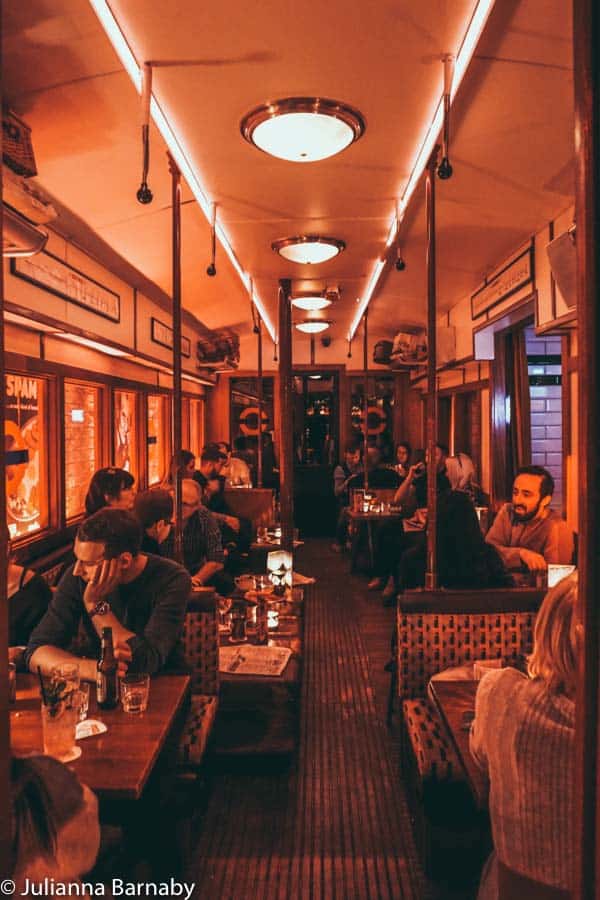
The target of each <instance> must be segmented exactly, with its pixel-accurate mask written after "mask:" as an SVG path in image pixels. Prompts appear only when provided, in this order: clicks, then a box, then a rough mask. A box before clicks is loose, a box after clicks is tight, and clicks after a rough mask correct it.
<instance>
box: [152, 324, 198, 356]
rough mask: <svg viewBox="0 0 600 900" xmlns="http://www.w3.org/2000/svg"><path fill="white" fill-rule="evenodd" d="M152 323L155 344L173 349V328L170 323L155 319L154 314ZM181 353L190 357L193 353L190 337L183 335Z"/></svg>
mask: <svg viewBox="0 0 600 900" xmlns="http://www.w3.org/2000/svg"><path fill="white" fill-rule="evenodd" d="M150 323H151V331H150V340H152V341H153V342H154V343H155V344H160V346H161V347H166V348H167V350H172V349H173V329H172V328H171V326H170V325H165V323H164V322H161V321H160V319H155V318H154V316H152V318H151V319H150ZM181 355H182V356H186V357H187V358H188V359H189V357H190V356H191V355H192V345H191V343H190V339H189V338H187V337H184V336H183V335H181Z"/></svg>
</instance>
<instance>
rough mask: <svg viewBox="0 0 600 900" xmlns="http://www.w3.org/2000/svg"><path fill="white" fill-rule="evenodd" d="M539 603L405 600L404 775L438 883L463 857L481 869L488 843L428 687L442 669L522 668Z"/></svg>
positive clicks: (491, 595) (515, 595) (446, 594)
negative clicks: (481, 664)
mask: <svg viewBox="0 0 600 900" xmlns="http://www.w3.org/2000/svg"><path fill="white" fill-rule="evenodd" d="M542 596H543V595H542V593H541V592H537V594H536V592H525V593H523V592H519V591H513V592H512V594H511V593H510V592H507V591H502V592H497V591H486V592H482V593H481V595H479V596H477V595H476V594H474V593H469V592H457V591H456V592H455V591H438V592H432V593H427V592H407V594H405V595H403V596H402V597H401V598H400V604H399V608H398V614H397V630H396V637H397V650H396V666H397V673H396V674H397V689H396V690H397V696H398V697H399V699H400V701H401V706H402V768H403V773H404V777H405V782H406V784H407V787H408V792H409V799H410V801H411V806H412V808H413V814H414V817H415V826H416V836H417V841H418V844H419V846H420V850H421V854H422V857H423V863H424V866H425V868H426V870H427V871H428V873H429V874H430V875H431V876H432V877H434V878H435V877H440V876H443V877H444V878H446V877H448V873H449V871H457V870H459V869H460V868H461V866H462V865H463V863H461V862H460V859H461V854H462V853H463V852H465V853H466V854H467V855H469V858H472V859H473V860H475V861H476V860H477V843H478V842H479V843H480V852H481V853H482V854H484V853H485V852H486V850H487V847H486V839H487V838H486V835H485V830H486V829H485V827H483V829H482V813H481V812H480V811H479V810H477V809H476V807H475V804H474V801H473V798H472V796H471V794H470V791H469V789H468V786H467V783H466V780H465V778H464V774H463V769H462V766H461V764H460V761H459V759H458V756H457V754H456V750H455V749H454V745H453V744H452V741H451V738H450V736H449V735H448V733H447V730H446V727H445V725H444V724H443V722H442V721H441V718H440V716H439V713H438V712H437V710H436V708H435V706H434V705H433V703H432V702H431V701H430V700H429V699H427V685H428V683H429V680H430V679H431V677H432V676H433V675H436V674H437V673H439V672H441V671H443V670H444V669H448V668H452V667H455V666H465V665H469V664H471V663H473V662H474V661H475V660H477V659H501V660H502V661H503V664H505V665H515V664H518V663H519V662H520V661H521V660H522V658H523V657H524V656H525V655H527V654H528V653H530V652H531V648H532V640H533V625H534V622H535V609H536V607H537V606H538V605H539V603H540V602H541V599H542ZM495 604H497V609H498V610H499V611H495V610H494V605H495ZM511 604H513V605H514V609H513V610H511V609H510V606H511ZM452 610H455V611H452ZM459 812H460V817H459V815H458V813H459ZM459 818H460V821H459ZM471 865H472V862H471Z"/></svg>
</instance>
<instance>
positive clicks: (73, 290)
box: [10, 250, 121, 322]
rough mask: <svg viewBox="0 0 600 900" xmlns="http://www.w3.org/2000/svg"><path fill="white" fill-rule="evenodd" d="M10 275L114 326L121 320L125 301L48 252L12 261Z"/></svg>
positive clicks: (16, 258) (44, 251)
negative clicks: (108, 321) (122, 304)
mask: <svg viewBox="0 0 600 900" xmlns="http://www.w3.org/2000/svg"><path fill="white" fill-rule="evenodd" d="M10 271H11V272H12V274H13V275H15V276H16V277H17V278H22V279H23V280H24V281H28V282H29V283H30V284H35V285H36V286H37V287H41V288H43V289H44V290H46V291H50V293H51V294H56V296H57V297H62V298H63V299H64V300H68V301H69V302H70V303H75V304H76V305H77V306H82V307H83V308H84V309H87V310H88V312H93V313H96V315H98V316H104V318H105V319H110V320H111V322H120V320H121V305H120V304H121V299H120V297H119V295H118V294H115V292H114V291H111V290H109V288H106V287H104V285H102V284H100V283H99V282H98V281H95V280H94V279H93V278H90V277H89V275H85V274H84V273H83V272H80V271H79V269H75V268H73V266H70V265H69V264H68V263H66V262H64V261H63V260H62V259H59V258H58V256H54V255H53V254H52V253H48V251H47V250H43V251H42V252H41V253H36V254H35V256H24V257H15V258H13V259H11V261H10Z"/></svg>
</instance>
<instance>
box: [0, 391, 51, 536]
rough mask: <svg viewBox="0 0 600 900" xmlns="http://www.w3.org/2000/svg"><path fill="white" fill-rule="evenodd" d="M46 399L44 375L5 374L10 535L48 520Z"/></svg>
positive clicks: (44, 524)
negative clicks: (40, 376) (36, 376)
mask: <svg viewBox="0 0 600 900" xmlns="http://www.w3.org/2000/svg"><path fill="white" fill-rule="evenodd" d="M47 401H48V384H47V381H46V380H45V379H44V378H32V377H31V376H29V375H18V374H7V375H6V376H5V411H4V414H5V425H4V447H5V460H6V512H7V523H8V530H9V532H10V536H11V538H17V537H21V536H22V535H25V534H29V533H30V532H33V531H39V530H40V529H42V528H46V527H47V526H48V524H49V521H48V512H49V505H48V455H47V452H48V447H49V444H50V441H49V437H48V414H47Z"/></svg>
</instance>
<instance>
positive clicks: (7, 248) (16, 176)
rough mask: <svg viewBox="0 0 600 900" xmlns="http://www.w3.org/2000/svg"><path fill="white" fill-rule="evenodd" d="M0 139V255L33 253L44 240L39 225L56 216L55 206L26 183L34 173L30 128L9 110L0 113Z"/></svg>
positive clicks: (44, 236)
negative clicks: (0, 193)
mask: <svg viewBox="0 0 600 900" xmlns="http://www.w3.org/2000/svg"><path fill="white" fill-rule="evenodd" d="M2 139H3V144H2V162H3V163H4V165H3V176H2V181H3V200H4V210H3V222H2V255H3V256H33V255H34V254H35V253H39V252H40V250H43V249H44V247H45V246H46V242H47V240H48V234H47V232H46V231H44V230H43V229H42V228H40V227H39V226H40V225H41V224H42V223H44V222H50V221H51V220H52V219H54V218H56V210H55V209H54V207H53V206H52V205H51V204H50V203H49V202H48V201H47V200H46V199H45V198H44V197H42V196H41V195H40V193H39V192H38V191H37V189H36V188H35V187H33V186H31V185H29V184H28V183H27V180H26V179H27V178H31V177H32V176H33V175H36V174H37V169H36V165H35V158H34V155H33V147H32V144H31V132H30V129H29V127H28V126H27V125H26V124H25V122H23V121H21V119H19V118H18V117H17V116H15V114H14V113H12V112H10V110H4V111H3V114H2Z"/></svg>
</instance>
